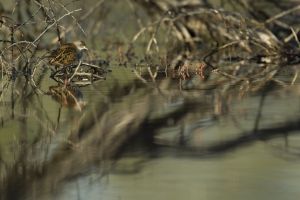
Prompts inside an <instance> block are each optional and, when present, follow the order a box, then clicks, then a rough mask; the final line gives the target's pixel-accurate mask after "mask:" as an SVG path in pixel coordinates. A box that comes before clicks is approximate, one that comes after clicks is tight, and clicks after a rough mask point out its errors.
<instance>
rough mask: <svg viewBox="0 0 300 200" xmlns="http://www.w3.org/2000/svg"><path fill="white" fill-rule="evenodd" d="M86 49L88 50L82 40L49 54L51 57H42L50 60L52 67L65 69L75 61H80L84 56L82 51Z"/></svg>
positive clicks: (65, 45)
mask: <svg viewBox="0 0 300 200" xmlns="http://www.w3.org/2000/svg"><path fill="white" fill-rule="evenodd" d="M84 49H85V50H88V48H87V47H86V45H85V43H84V42H83V41H81V40H77V41H75V42H73V43H67V44H64V45H62V46H60V47H59V48H58V49H55V50H52V51H50V52H48V53H49V55H44V56H42V59H44V58H49V59H50V60H49V64H50V65H55V66H62V67H64V66H68V65H71V64H73V63H74V62H75V61H79V60H80V59H81V58H82V56H83V51H82V50H84Z"/></svg>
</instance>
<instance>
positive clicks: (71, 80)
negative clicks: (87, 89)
mask: <svg viewBox="0 0 300 200" xmlns="http://www.w3.org/2000/svg"><path fill="white" fill-rule="evenodd" d="M86 2H87V5H84V4H85V2H83V1H78V2H77V1H74V2H69V1H63V3H61V2H58V1H53V0H45V1H38V0H36V1H16V2H15V5H14V7H13V9H11V10H7V9H4V8H3V6H1V5H0V12H1V16H2V17H1V19H0V20H1V21H0V24H1V29H0V32H1V35H2V38H0V39H1V43H0V47H1V52H0V53H1V54H0V66H1V83H2V88H1V92H0V94H1V99H0V102H3V99H4V96H10V98H9V100H10V102H11V105H10V106H4V107H8V108H7V110H10V114H8V115H4V114H0V118H1V121H2V127H3V126H4V125H5V124H6V123H8V121H10V120H12V119H14V118H15V116H17V117H19V123H20V126H21V127H24V129H23V130H22V131H21V132H20V135H23V136H24V135H27V134H29V133H28V132H29V129H28V127H27V120H28V116H29V114H28V111H26V110H27V108H28V107H30V106H31V109H32V110H34V111H35V112H36V113H38V114H37V115H36V116H34V117H35V120H36V122H37V127H38V128H37V129H38V131H37V132H39V131H40V132H43V133H46V134H45V135H46V136H44V135H42V134H40V133H39V134H37V135H36V136H35V138H34V140H33V142H31V143H29V142H28V140H27V139H26V137H22V138H21V139H20V141H18V142H17V145H16V146H17V148H16V152H17V153H18V157H16V158H15V160H14V162H13V163H12V164H8V163H6V162H5V161H3V159H2V156H1V155H0V161H1V166H2V167H1V168H2V169H1V170H2V171H3V172H2V176H1V179H2V181H1V184H0V194H1V198H2V199H23V198H24V197H28V198H31V197H34V196H38V195H39V194H40V193H45V192H51V191H52V192H55V191H57V190H59V187H60V184H63V183H64V181H66V180H69V179H72V178H74V177H77V176H78V175H80V174H82V173H84V172H86V171H88V170H89V169H90V168H91V166H98V167H99V168H100V169H99V171H100V174H101V175H104V174H105V173H107V171H108V169H109V168H110V167H111V165H113V163H114V161H115V159H116V158H118V156H120V155H121V154H122V152H123V150H124V149H126V148H127V147H128V143H130V142H131V141H130V140H131V139H132V138H134V137H136V136H137V135H139V134H140V133H143V136H144V137H145V138H146V139H145V140H147V141H146V143H147V144H149V143H150V144H151V145H153V144H156V145H157V144H159V145H162V146H168V147H175V148H178V147H180V148H183V149H185V150H188V151H189V150H195V149H196V150H197V152H198V154H197V156H203V155H205V156H207V155H212V154H215V153H224V152H226V151H228V150H230V149H231V148H235V147H239V146H242V145H244V144H246V143H251V142H254V141H257V140H268V139H269V138H271V137H273V136H277V135H281V134H283V133H287V132H291V131H295V130H299V119H295V120H294V121H292V122H289V123H287V124H284V125H282V126H278V127H276V128H273V127H272V128H271V129H266V128H264V129H261V128H260V119H261V112H262V107H263V105H264V101H265V96H266V95H267V94H268V92H269V91H271V90H272V89H273V88H276V87H279V88H285V87H287V86H293V85H294V83H295V81H296V79H297V76H298V69H297V66H296V65H297V64H298V62H299V55H298V54H299V51H298V50H299V46H300V45H299V40H298V35H299V30H300V29H299V28H298V27H297V24H299V22H298V21H299V19H300V17H299V16H298V15H299V12H297V11H298V9H299V8H300V6H299V5H297V3H296V2H293V1H289V2H286V1H280V2H278V3H276V4H274V3H273V1H268V0H264V1H262V2H261V3H251V4H250V1H242V0H231V1H221V2H222V3H221V4H220V6H221V7H216V6H214V5H213V4H210V3H208V2H207V1H205V2H206V3H204V2H200V1H180V2H177V1H171V0H170V1H169V0H163V1H156V0H148V1H139V0H128V1H124V2H122V6H124V5H126V7H127V8H128V10H129V14H131V15H133V16H134V19H135V20H136V21H133V22H131V23H130V24H132V25H133V27H135V30H136V31H135V32H134V34H130V37H125V36H126V34H127V32H126V33H120V36H119V37H120V38H127V41H120V39H118V40H117V39H116V40H115V41H117V42H115V41H110V40H109V39H111V38H109V39H106V41H107V40H108V41H107V43H106V45H104V47H103V49H104V50H103V51H104V52H105V55H106V57H105V58H103V57H101V58H99V57H98V55H97V51H100V50H99V49H97V48H99V47H95V46H94V44H93V42H95V40H97V34H99V32H101V31H103V30H102V29H103V27H104V29H105V28H107V27H109V26H108V25H105V20H108V19H109V16H113V15H117V14H118V13H117V12H116V10H114V5H115V4H116V3H119V4H120V2H119V1H106V0H102V1H95V2H93V1H86ZM90 5H93V6H90ZM226 7H230V8H231V9H225V8H226ZM266 7H267V8H268V9H266ZM116 24H117V23H116ZM111 26H113V25H111ZM107 29H108V28H107ZM109 31H110V32H109ZM109 31H108V32H106V34H108V35H109V34H110V33H111V32H112V33H116V32H118V31H120V30H119V29H118V26H117V25H114V26H113V27H110V30H109ZM74 35H76V36H78V35H79V36H81V37H88V38H89V40H90V41H89V44H90V45H91V46H92V47H93V48H94V51H93V52H90V53H89V59H88V60H87V61H84V62H82V63H81V62H79V63H76V64H74V65H71V66H65V67H64V68H62V69H59V70H57V71H54V72H53V73H52V74H47V73H44V74H42V73H41V74H40V73H38V72H37V71H38V70H40V69H41V68H42V69H43V72H44V71H47V70H48V68H47V67H45V65H43V64H41V63H42V62H41V61H40V57H41V56H42V55H43V54H44V53H45V52H47V51H49V50H50V49H52V48H53V45H56V44H58V45H62V44H64V43H66V42H67V41H66V40H67V39H68V38H69V37H72V36H74ZM124 35H125V36H124ZM123 36H124V37H123ZM141 43H145V44H146V45H145V47H144V48H143V50H144V52H143V54H142V57H139V56H138V54H137V50H135V49H137V46H138V45H139V44H141ZM125 44H128V45H127V46H126V45H125ZM124 47H126V50H124ZM112 48H113V50H111V49H112ZM112 52H114V53H112ZM113 62H115V63H117V65H118V66H122V67H128V68H129V67H131V68H132V70H133V72H134V74H135V75H136V79H135V80H134V81H132V82H130V83H128V84H124V85H120V84H119V83H118V82H116V83H115V84H114V85H113V86H111V90H110V92H109V93H108V94H106V95H104V94H103V93H101V92H99V91H98V90H97V89H95V90H94V91H93V92H94V95H101V96H102V97H103V98H102V99H101V101H99V102H97V104H94V105H93V106H91V109H89V110H84V109H83V106H82V105H79V104H80V102H79V100H78V99H77V95H78V93H76V89H78V88H77V87H82V86H87V85H91V86H92V87H94V86H93V83H95V82H97V81H102V80H103V79H105V77H104V76H105V74H106V73H107V72H109V71H108V70H107V69H106V67H109V66H110V65H111V63H113ZM289 66H291V69H292V70H291V71H292V75H290V76H289V77H288V81H286V80H285V81H282V80H281V79H279V78H278V77H276V75H277V74H278V73H279V72H280V71H281V70H284V69H286V68H287V67H289ZM144 69H146V70H147V72H148V73H147V76H144V75H143V73H141V71H143V70H144ZM112 73H113V72H112ZM161 74H163V75H161ZM49 76H52V78H53V82H54V84H58V86H56V85H55V86H51V87H49V92H45V91H43V90H42V89H41V87H42V84H43V78H45V77H49ZM162 77H163V78H162ZM165 77H167V78H165ZM66 79H67V80H68V86H67V87H66V85H64V84H65V83H64V80H66ZM145 85H146V86H147V87H146V88H145ZM174 85H178V88H177V89H176V90H172V89H170V88H174ZM75 86H77V87H76V89H74V88H75ZM10 88H13V89H12V90H10ZM14 88H17V89H14ZM237 88H238V89H237ZM16 90H17V91H20V92H18V93H16V92H15V91H16ZM206 91H211V95H212V96H213V98H212V99H213V100H211V99H208V97H206V96H205V95H206ZM9 92H11V93H10V94H9ZM133 93H134V94H138V95H136V97H135V99H131V98H129V97H128V96H130V94H133ZM41 94H42V95H51V96H52V97H54V98H55V99H56V100H57V101H59V102H60V103H61V105H65V104H67V105H70V107H74V105H75V107H77V108H79V110H81V111H82V113H83V114H82V115H80V117H78V118H77V117H70V121H69V122H70V124H71V125H70V127H71V128H70V130H69V136H68V137H61V136H60V135H59V134H58V131H59V130H58V127H59V126H61V123H62V122H61V118H60V117H61V107H60V109H59V110H58V111H57V119H56V121H52V120H50V117H49V115H48V114H47V113H46V112H45V111H44V109H43V106H39V105H35V104H33V103H31V99H33V98H36V99H38V101H37V102H40V97H39V95H41ZM251 94H259V95H261V98H260V108H259V109H258V111H257V112H258V114H257V118H256V119H255V120H256V123H255V124H254V126H253V129H252V131H250V132H243V131H242V133H241V134H240V135H241V136H238V137H236V138H233V139H230V140H228V141H225V142H224V141H222V142H220V143H216V144H213V145H211V146H209V147H202V148H195V147H191V146H189V145H186V141H185V139H186V138H185V136H184V133H183V131H182V132H181V133H180V137H179V139H178V140H176V142H170V140H165V139H162V138H161V137H160V136H159V135H156V134H155V133H156V132H157V131H159V130H160V129H162V128H163V127H165V126H166V124H168V123H170V119H172V120H171V121H172V123H174V124H179V128H178V129H181V128H182V127H184V125H185V124H187V123H193V125H192V126H191V127H192V128H191V130H189V131H192V130H193V129H196V128H197V127H198V126H199V123H201V122H199V121H197V119H198V118H199V116H200V115H201V116H210V115H211V121H212V122H214V120H216V118H217V117H220V116H222V115H223V114H226V113H229V110H230V106H229V104H230V103H229V102H232V101H234V100H236V101H238V100H240V99H242V98H244V97H245V96H247V95H251ZM232 99H233V100H232ZM15 103H18V104H20V106H21V108H22V109H21V110H22V112H21V113H18V112H16V110H15V107H14V105H15ZM165 104H167V106H165ZM173 104H175V105H176V108H175V109H174V108H173V106H168V105H173ZM195 105H197V107H200V108H203V109H202V110H201V111H199V110H194V108H195ZM204 108H205V109H204ZM69 112H70V116H73V115H72V111H69ZM208 113H209V114H208ZM31 117H32V116H31ZM193 120H194V121H193ZM3 124H4V125H3ZM182 129H183V128H182ZM0 130H1V127H0ZM145 130H146V131H145ZM52 140H55V141H57V143H58V145H57V146H56V147H54V148H55V149H56V151H55V152H53V151H50V149H51V148H52V144H51V141H52ZM151 145H150V146H151ZM154 146H155V145H154ZM149 148H150V147H149ZM286 148H288V147H286ZM41 152H42V153H41ZM16 191H17V192H16Z"/></svg>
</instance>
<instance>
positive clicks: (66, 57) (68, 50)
mask: <svg viewBox="0 0 300 200" xmlns="http://www.w3.org/2000/svg"><path fill="white" fill-rule="evenodd" d="M76 54H77V50H76V47H74V46H73V44H65V45H63V46H61V47H60V48H58V49H56V50H53V51H52V52H51V57H52V58H53V59H52V60H51V61H50V64H53V65H64V66H65V65H70V64H72V63H73V62H74V61H75V60H76Z"/></svg>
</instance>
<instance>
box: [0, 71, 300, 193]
mask: <svg viewBox="0 0 300 200" xmlns="http://www.w3.org/2000/svg"><path fill="white" fill-rule="evenodd" d="M132 70H136V71H132ZM152 70H153V71H154V73H153V72H152V73H150V71H149V68H142V70H141V71H137V69H136V68H124V67H118V68H115V69H114V70H113V72H112V73H110V74H107V75H106V78H107V80H106V81H104V82H101V84H93V85H90V86H86V87H81V88H78V87H71V86H64V85H61V86H53V85H51V84H53V82H52V81H51V79H48V80H47V81H46V82H45V83H44V84H43V87H41V88H39V89H40V90H47V88H49V91H48V92H45V93H44V94H48V95H42V96H41V95H33V96H32V95H30V94H31V93H29V92H28V91H27V90H25V91H24V92H18V93H17V94H19V95H20V96H22V95H27V98H24V99H18V98H17V99H16V101H15V106H14V107H12V106H11V104H9V103H8V102H10V99H9V98H10V96H5V98H4V101H3V104H2V107H1V109H2V111H4V110H8V111H9V112H6V113H4V112H1V113H2V114H1V117H2V119H3V125H2V127H1V138H3V140H1V149H2V156H1V158H2V160H3V164H2V166H5V167H6V168H3V167H2V169H1V170H2V172H3V174H4V175H5V176H3V177H4V182H5V185H6V186H9V188H5V191H6V195H9V198H12V199H14V198H21V199H22V198H23V197H28V198H32V197H36V198H38V199H49V198H55V199H66V198H69V199H74V198H84V199H86V198H88V199H95V198H99V197H101V198H104V199H137V198H138V199H139V198H143V199H171V198H172V199H199V198H200V199H202V198H203V199H220V198H224V199H241V198H242V199H253V198H263V199H274V198H276V197H277V198H278V197H279V198H284V197H285V196H286V195H287V193H288V194H292V195H293V196H295V197H298V196H300V194H299V193H298V189H297V188H298V187H297V182H298V180H299V177H298V176H297V174H298V171H297V169H298V165H299V163H298V162H299V161H298V160H299V159H298V156H299V153H300V152H299V149H298V146H299V145H298V142H299V139H300V138H299V136H298V133H299V131H298V130H297V128H298V125H297V124H299V122H298V121H299V119H298V113H299V98H298V94H299V92H298V88H299V84H298V83H296V84H294V86H289V87H288V88H285V87H278V86H276V87H273V88H272V89H271V90H270V92H269V93H268V94H267V95H266V96H262V95H249V94H246V95H245V94H238V95H235V94H236V90H237V88H236V87H234V86H233V87H232V88H231V89H230V90H227V91H226V93H225V95H224V94H223V93H222V92H221V91H220V90H219V89H218V88H220V87H219V84H220V82H218V81H221V82H222V81H223V80H222V79H221V80H220V79H218V78H217V77H221V76H219V75H218V74H215V73H212V75H211V76H212V78H211V79H209V81H212V80H213V79H214V78H216V81H215V82H214V83H215V85H213V84H212V83H210V82H209V81H208V82H205V81H204V79H202V78H201V77H199V76H197V74H196V75H194V76H190V77H189V78H186V79H185V80H184V79H181V77H182V74H179V75H178V76H177V75H176V76H175V77H174V76H171V77H169V76H168V75H166V72H157V75H156V77H154V76H155V73H156V72H155V68H152ZM186 73H187V72H185V74H186ZM189 73H191V72H189ZM284 73H286V72H284ZM170 74H171V73H170ZM153 77H154V78H153ZM278 78H282V79H283V78H285V79H286V78H287V77H286V76H285V75H282V74H279V76H278ZM180 79H181V80H180ZM20 80H21V78H20ZM199 82H200V83H201V84H200V83H199ZM48 84H49V85H50V86H47V85H48ZM178 84H181V85H182V87H181V86H179V85H178ZM199 84H200V85H199ZM121 85H123V86H121ZM183 86H184V87H183ZM199 87H202V88H205V89H202V88H199ZM16 88H18V87H17V86H16ZM207 88H208V89H207ZM216 88H217V89H216ZM15 95H16V94H15ZM49 95H50V96H52V97H53V98H54V99H55V101H53V100H52V98H50V96H49ZM83 96H84V99H85V103H84V105H85V106H82V105H83V101H82V99H83ZM261 104H263V106H262V107H261ZM24 105H26V110H28V111H26V112H25V111H24V110H23V111H22V109H23V108H24ZM61 105H63V107H61ZM76 107H80V109H75V110H74V109H73V108H76ZM20 111H22V112H20ZM12 112H14V116H15V118H17V119H16V120H9V119H8V118H9V117H11V116H12V115H11V113H12ZM33 113H34V114H33ZM258 113H260V115H258ZM22 118H23V119H22ZM258 118H259V124H258V125H257V119H258ZM12 122H13V123H14V124H15V125H12ZM256 126H258V128H257V130H255V131H256V134H253V132H254V129H255V127H256ZM12 127H15V129H13V130H12V131H10V129H12ZM20 129H22V131H19V130H20ZM8 132H14V133H15V135H14V137H15V138H16V139H15V141H17V144H14V143H13V142H11V140H10V139H9V138H8V135H7V133H8ZM5 138H7V139H5ZM28 146H29V148H28ZM13 155H15V157H14V158H13V159H12V158H11V157H12V156H13ZM24 158H26V159H25V160H24ZM9 163H12V167H8V166H9ZM24 176H25V177H27V178H24ZM20 180H22V181H20ZM266 193H267V194H268V195H267V196H266V195H265V194H266Z"/></svg>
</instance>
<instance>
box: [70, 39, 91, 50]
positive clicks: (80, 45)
mask: <svg viewBox="0 0 300 200" xmlns="http://www.w3.org/2000/svg"><path fill="white" fill-rule="evenodd" d="M73 43H74V44H75V45H76V47H77V49H78V50H80V51H81V50H83V49H86V50H89V49H88V48H87V47H86V45H85V43H84V41H81V40H77V41H75V42H73Z"/></svg>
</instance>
